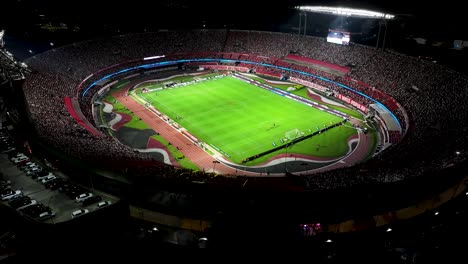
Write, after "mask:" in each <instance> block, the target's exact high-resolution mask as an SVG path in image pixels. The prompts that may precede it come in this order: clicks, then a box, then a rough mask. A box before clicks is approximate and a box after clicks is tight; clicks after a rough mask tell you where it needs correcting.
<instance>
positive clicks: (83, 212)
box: [71, 209, 89, 218]
mask: <svg viewBox="0 0 468 264" xmlns="http://www.w3.org/2000/svg"><path fill="white" fill-rule="evenodd" d="M88 212H89V210H88V209H78V210H76V211H74V212H73V213H72V214H71V217H72V218H75V217H78V216H80V215H84V214H87V213H88Z"/></svg>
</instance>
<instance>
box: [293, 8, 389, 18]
mask: <svg viewBox="0 0 468 264" xmlns="http://www.w3.org/2000/svg"><path fill="white" fill-rule="evenodd" d="M295 9H298V10H302V11H307V12H313V13H322V14H330V15H338V16H350V17H362V18H376V19H393V18H395V16H394V15H391V14H385V13H380V12H376V11H371V10H366V9H355V8H348V7H332V6H296V7H295Z"/></svg>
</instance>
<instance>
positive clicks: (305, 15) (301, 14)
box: [298, 11, 307, 36]
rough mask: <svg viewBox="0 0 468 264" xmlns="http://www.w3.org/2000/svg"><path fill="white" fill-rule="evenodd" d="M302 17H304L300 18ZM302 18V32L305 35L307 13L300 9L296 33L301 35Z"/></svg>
mask: <svg viewBox="0 0 468 264" xmlns="http://www.w3.org/2000/svg"><path fill="white" fill-rule="evenodd" d="M302 18H304V19H302ZM303 20H304V25H303V27H304V33H302V34H303V35H304V36H305V35H306V32H307V13H306V12H305V11H301V12H300V13H299V29H298V34H299V35H301V29H302V21H303Z"/></svg>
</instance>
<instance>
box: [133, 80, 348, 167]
mask: <svg viewBox="0 0 468 264" xmlns="http://www.w3.org/2000/svg"><path fill="white" fill-rule="evenodd" d="M139 96H142V97H144V98H145V99H146V100H148V101H150V102H151V103H152V104H153V106H154V107H155V108H157V109H158V110H159V111H161V112H163V113H164V114H166V115H168V116H169V117H170V118H171V119H173V120H175V121H176V122H177V123H179V124H180V125H181V126H182V127H184V128H185V129H187V130H188V131H189V132H190V133H192V134H193V135H194V136H196V137H198V138H199V139H200V140H201V141H203V142H205V143H207V144H209V145H212V146H215V147H216V148H218V149H220V150H221V151H222V152H224V153H225V154H227V155H225V156H226V158H228V159H229V160H231V161H233V162H235V163H241V161H242V160H243V159H245V158H247V157H250V156H253V155H256V154H259V153H261V152H264V151H267V150H269V149H271V148H273V147H274V144H276V145H277V146H279V145H281V144H282V143H281V141H280V139H284V138H285V134H286V132H288V131H293V130H295V129H298V130H299V131H302V132H304V133H305V134H308V133H311V132H315V131H316V130H317V128H323V127H324V126H329V125H330V122H332V123H333V124H335V123H338V122H340V121H342V118H340V117H337V116H334V115H331V114H329V113H326V112H324V111H321V110H318V109H315V108H313V107H310V106H307V105H305V104H302V103H299V102H296V101H294V100H291V99H289V98H286V97H284V96H281V95H278V94H276V93H273V92H271V91H268V90H265V89H262V88H260V87H257V86H254V85H252V84H248V83H246V82H244V81H241V80H238V79H236V78H234V77H224V78H220V79H211V80H206V81H202V82H198V83H193V84H190V85H187V86H180V87H175V88H167V89H163V90H159V91H153V92H149V93H144V94H139ZM309 129H310V130H309ZM355 133H356V131H355V130H354V129H352V128H349V127H348V126H340V127H337V128H334V129H331V130H330V131H327V132H325V133H322V134H320V135H317V136H314V137H312V138H310V139H307V140H305V141H303V142H300V143H297V144H295V145H294V146H293V147H290V148H288V149H287V150H285V149H283V150H280V151H277V152H275V153H273V154H271V155H269V156H268V157H263V159H260V160H254V161H252V162H249V164H255V163H258V162H262V161H264V160H265V159H266V158H269V157H272V156H274V155H276V154H280V153H284V152H286V151H288V153H297V154H305V155H314V156H320V157H339V156H342V155H344V154H346V152H347V151H348V145H347V139H348V138H349V136H351V135H352V134H355ZM273 142H274V144H273ZM286 142H287V141H286Z"/></svg>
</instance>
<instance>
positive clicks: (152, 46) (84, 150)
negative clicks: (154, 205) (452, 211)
mask: <svg viewBox="0 0 468 264" xmlns="http://www.w3.org/2000/svg"><path fill="white" fill-rule="evenodd" d="M223 52H230V53H231V54H230V55H226V53H223ZM290 53H294V54H298V55H301V56H304V57H309V58H312V59H315V60H320V61H324V62H327V63H333V64H337V65H341V66H346V67H349V68H350V72H349V73H348V74H347V75H345V76H341V75H335V74H332V73H330V72H325V71H322V70H319V69H317V68H313V67H309V66H304V65H297V64H293V63H291V62H290V61H285V60H282V59H281V58H283V57H284V56H285V55H287V54H290ZM177 54H182V55H177ZM252 54H254V55H252ZM155 55H165V56H166V58H162V59H158V60H154V61H161V60H169V59H171V58H218V59H222V58H227V56H228V57H229V59H234V60H245V61H253V62H256V63H260V64H250V63H242V62H241V63H240V64H238V66H246V67H249V68H252V70H254V71H257V72H265V71H266V72H270V73H272V74H273V75H277V76H280V75H282V74H283V75H287V76H291V77H298V78H301V79H304V80H308V81H311V82H314V83H317V84H319V85H322V86H324V87H326V88H328V89H330V90H333V91H336V92H339V93H341V94H343V95H346V96H348V97H350V98H352V99H354V100H356V101H358V102H361V103H362V104H364V105H368V104H370V103H372V101H371V100H369V99H367V98H365V97H363V96H361V95H359V94H357V93H355V92H353V91H351V90H347V89H344V88H342V87H341V86H339V85H337V84H335V83H333V82H328V81H325V80H323V79H321V78H317V77H316V76H321V77H325V78H327V79H330V80H332V81H336V82H338V83H342V84H345V85H348V86H350V87H351V88H353V89H356V90H358V91H360V92H362V93H364V94H367V95H369V96H370V97H372V98H374V99H377V100H380V101H381V102H382V103H383V104H385V105H386V106H387V107H388V108H389V109H391V110H392V111H393V112H394V114H395V115H396V116H397V117H398V119H399V121H400V123H401V124H402V127H403V130H404V132H405V133H406V131H408V133H406V136H405V137H404V138H403V139H402V141H401V142H400V143H399V144H396V145H394V146H391V147H390V148H391V149H392V151H384V152H382V153H379V154H378V155H377V157H376V158H374V159H372V160H370V161H369V162H366V163H365V164H361V165H359V166H357V167H353V168H344V169H340V170H335V171H329V172H326V173H321V174H311V175H309V176H305V177H304V180H305V185H306V186H307V188H309V189H328V188H337V187H346V186H351V185H355V184H362V183H375V182H395V181H400V180H404V179H408V178H411V177H415V176H420V175H422V174H424V173H427V172H430V173H435V172H437V171H438V170H440V169H443V168H445V167H446V166H448V164H451V162H453V161H454V160H455V159H456V160H457V161H460V160H463V159H464V158H460V157H465V155H466V145H467V140H466V136H465V135H466V132H467V128H466V125H465V124H466V121H467V119H468V111H467V110H468V109H467V107H466V105H467V104H466V99H468V89H467V87H468V80H467V78H466V76H463V75H460V74H459V73H457V72H454V71H452V70H449V69H448V68H445V67H443V66H441V65H438V64H435V63H432V62H429V61H424V60H420V59H417V58H413V57H409V56H406V55H402V54H398V53H394V52H391V51H385V52H383V51H381V50H376V49H374V48H371V47H366V46H362V45H357V44H352V45H349V46H342V45H336V44H331V43H327V42H326V41H325V40H324V39H321V38H316V37H309V36H299V35H291V34H284V33H271V32H256V31H226V30H198V31H189V32H177V31H174V32H173V31H163V32H157V33H144V34H133V35H121V36H115V37H113V38H107V39H97V40H91V41H87V42H82V43H76V44H72V45H69V46H65V47H61V48H56V49H53V50H50V51H48V52H45V53H42V54H39V55H36V56H34V57H32V58H30V59H28V60H27V62H26V63H27V64H28V65H29V66H30V67H31V68H32V69H34V70H35V71H34V72H33V73H31V74H29V76H27V79H26V82H25V85H24V93H25V96H26V99H27V102H28V104H29V107H30V111H31V115H32V119H33V121H34V124H35V126H36V129H37V133H38V136H39V137H40V138H41V139H42V140H44V142H46V143H47V144H50V145H52V146H55V147H56V148H58V149H60V150H61V151H63V152H64V153H66V154H68V155H70V156H72V157H76V158H79V159H83V160H88V161H97V160H99V161H100V162H103V163H105V161H106V160H108V161H111V160H131V161H150V162H151V161H152V158H151V157H150V156H149V155H146V154H142V153H138V152H135V151H134V150H132V149H130V148H129V147H127V146H124V145H122V144H120V143H119V142H117V141H115V140H113V139H112V138H108V137H106V136H93V135H91V134H90V133H89V132H88V131H86V130H85V129H83V128H82V127H80V126H79V125H78V124H77V123H76V122H75V121H74V120H73V118H72V117H71V116H70V115H69V114H68V112H67V110H66V108H65V106H64V103H63V98H64V97H65V96H68V97H75V98H77V99H78V100H79V101H80V105H81V108H82V110H83V112H84V114H85V116H86V117H87V118H88V119H89V121H90V122H94V121H93V120H92V116H91V113H90V110H89V109H91V107H90V106H91V103H92V102H91V99H92V97H93V95H94V94H95V93H96V90H97V89H90V91H89V93H87V94H86V96H81V95H82V93H83V90H84V89H86V88H87V87H89V85H90V84H92V83H93V82H95V81H96V80H99V79H100V78H101V77H102V76H104V75H106V74H109V73H112V72H116V71H118V70H119V69H123V68H127V67H129V65H133V66H134V65H138V64H141V63H143V61H142V60H141V59H142V58H144V57H149V56H155ZM128 61H130V63H124V64H120V65H118V64H119V63H123V62H128ZM148 62H151V60H150V61H148ZM267 64H271V65H275V66H281V67H286V68H290V69H294V70H298V71H303V72H307V73H309V75H307V76H306V75H303V74H300V73H297V72H290V71H288V70H285V69H276V68H272V67H269V66H268V65H267ZM110 65H118V66H115V67H112V68H108V69H105V68H106V67H109V66H110ZM101 69H105V70H101ZM100 70H101V71H100ZM98 71H100V72H99V74H95V75H92V74H93V73H96V72H98ZM87 77H89V78H88V79H86V81H84V82H83V83H82V85H81V86H78V84H79V83H80V82H82V81H83V80H84V79H85V78H87ZM77 87H79V90H77ZM390 96H391V97H390ZM392 97H393V98H394V99H395V100H393V99H392ZM396 102H398V103H399V104H401V105H402V107H403V108H404V109H406V111H405V110H403V108H400V107H399V105H398V104H397V103H396ZM407 120H409V121H407ZM456 153H458V154H456ZM154 162H155V165H154V166H150V167H144V166H135V167H134V168H131V170H132V174H141V175H150V176H151V177H161V178H174V179H177V180H180V179H187V180H189V181H198V180H200V181H204V182H214V183H218V182H222V183H223V184H224V183H227V184H230V183H234V184H241V183H242V181H240V180H235V179H236V178H235V177H228V178H225V177H214V175H212V174H208V175H209V176H208V177H206V175H207V174H205V173H200V172H191V171H186V170H178V169H174V168H172V167H170V166H165V165H162V164H158V163H157V162H156V161H154ZM345 176H346V177H345Z"/></svg>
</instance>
